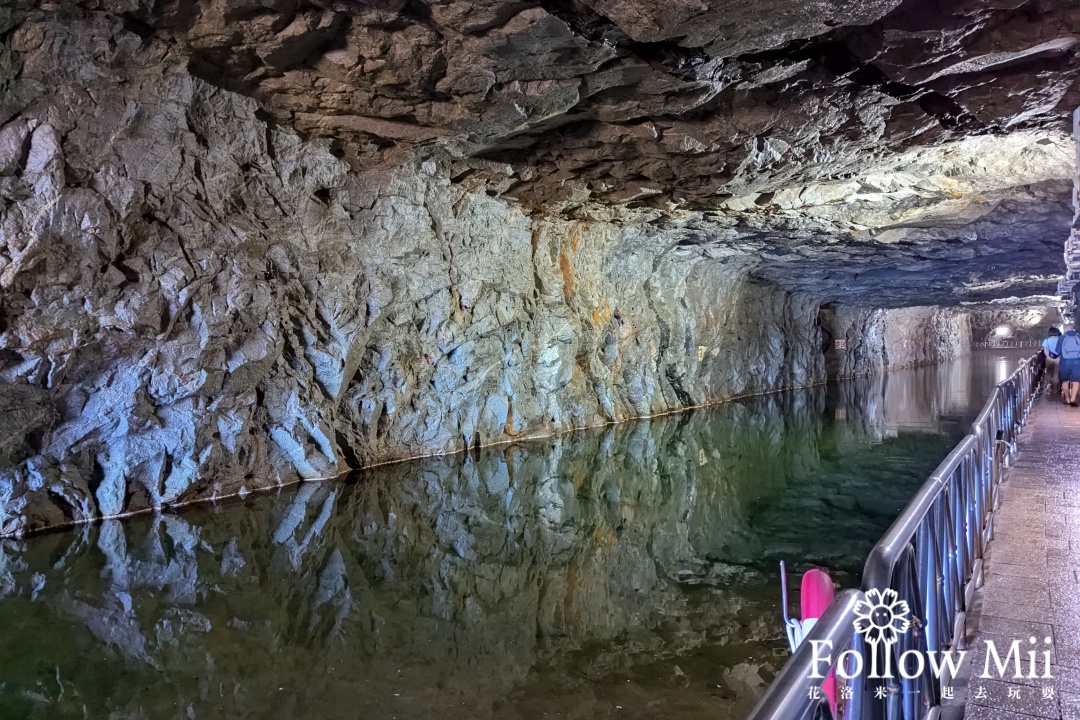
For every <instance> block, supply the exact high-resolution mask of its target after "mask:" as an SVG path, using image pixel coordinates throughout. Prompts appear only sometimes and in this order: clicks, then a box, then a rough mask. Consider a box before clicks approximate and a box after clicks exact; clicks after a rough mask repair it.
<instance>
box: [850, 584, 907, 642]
mask: <svg viewBox="0 0 1080 720" xmlns="http://www.w3.org/2000/svg"><path fill="white" fill-rule="evenodd" d="M855 615H857V617H856V618H855V632H857V633H859V634H860V635H862V636H863V637H864V638H866V642H868V643H870V644H871V645H875V646H876V645H877V644H878V643H879V642H884V643H885V644H886V645H892V644H893V643H894V642H896V640H897V636H898V635H900V634H902V633H906V632H907V631H908V628H910V627H911V620H910V619H909V618H910V615H911V608H909V607H908V604H907V603H906V602H905V601H903V600H901V599H900V598H899V596H898V595H897V594H896V591H895V590H893V589H892V588H887V589H885V590H884V591H881V590H878V589H877V588H874V589H872V590H868V591H867V593H866V599H865V600H860V601H859V602H857V603H856V604H855Z"/></svg>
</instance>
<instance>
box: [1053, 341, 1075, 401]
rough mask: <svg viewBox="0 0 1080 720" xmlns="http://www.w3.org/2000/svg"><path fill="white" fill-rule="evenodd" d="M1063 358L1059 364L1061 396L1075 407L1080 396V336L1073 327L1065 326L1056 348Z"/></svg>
mask: <svg viewBox="0 0 1080 720" xmlns="http://www.w3.org/2000/svg"><path fill="white" fill-rule="evenodd" d="M1055 351H1056V353H1057V355H1058V356H1059V357H1060V358H1061V360H1060V361H1059V362H1058V375H1059V376H1060V377H1061V396H1062V399H1064V401H1065V402H1067V403H1068V404H1069V405H1072V406H1073V407H1077V405H1076V396H1077V395H1078V394H1080V335H1077V334H1076V330H1074V329H1073V326H1072V325H1066V326H1065V334H1064V335H1062V336H1061V337H1059V338H1058V344H1057V347H1056V348H1055Z"/></svg>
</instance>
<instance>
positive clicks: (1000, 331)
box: [994, 325, 1010, 338]
mask: <svg viewBox="0 0 1080 720" xmlns="http://www.w3.org/2000/svg"><path fill="white" fill-rule="evenodd" d="M1009 332H1010V331H1009V326H1008V325H1002V326H1000V327H998V328H996V329H995V330H994V335H996V336H997V337H999V338H1003V337H1009Z"/></svg>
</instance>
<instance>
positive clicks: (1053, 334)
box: [1042, 327, 1065, 402]
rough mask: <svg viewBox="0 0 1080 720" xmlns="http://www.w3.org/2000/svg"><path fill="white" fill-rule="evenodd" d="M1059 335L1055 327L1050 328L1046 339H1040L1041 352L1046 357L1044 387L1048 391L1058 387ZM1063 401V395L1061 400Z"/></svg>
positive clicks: (1059, 332)
mask: <svg viewBox="0 0 1080 720" xmlns="http://www.w3.org/2000/svg"><path fill="white" fill-rule="evenodd" d="M1060 337H1061V331H1060V330H1058V329H1057V328H1056V327H1052V328H1050V329H1049V330H1048V331H1047V333H1046V339H1044V340H1043V341H1042V354H1043V357H1044V358H1046V376H1045V377H1046V388H1047V391H1048V392H1051V393H1052V392H1054V390H1058V389H1060V388H1058V387H1057V385H1058V360H1059V359H1060V358H1059V356H1058V354H1057V346H1058V338H1060ZM1064 401H1065V398H1064V396H1063V397H1062V402H1064Z"/></svg>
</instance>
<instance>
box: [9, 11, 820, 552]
mask: <svg viewBox="0 0 1080 720" xmlns="http://www.w3.org/2000/svg"><path fill="white" fill-rule="evenodd" d="M113 22H114V21H113V20H110V19H109V18H108V16H96V17H95V18H94V19H92V20H90V21H87V22H86V23H84V24H79V23H77V22H73V23H72V24H71V25H69V26H66V27H62V28H61V27H58V26H56V25H52V24H45V25H27V26H23V27H21V28H18V29H17V30H15V31H14V32H13V34H12V36H11V39H10V48H11V49H13V50H15V51H17V52H18V53H20V55H19V59H18V64H19V67H18V72H13V73H12V74H11V76H12V77H14V78H15V79H14V80H12V81H10V82H9V84H8V85H7V86H6V87H5V89H4V94H3V99H2V104H0V196H2V198H3V200H2V205H0V223H2V225H0V227H2V228H3V239H2V259H0V265H2V268H0V289H2V291H3V296H2V316H0V322H2V324H0V331H2V334H0V361H2V369H0V377H2V379H3V382H4V392H3V393H2V395H0V403H2V412H3V415H2V417H3V418H4V430H5V432H4V438H5V439H4V441H3V443H4V444H3V445H2V446H0V467H2V468H3V469H2V471H0V472H2V476H0V532H3V533H12V532H20V531H24V530H27V529H31V528H34V527H39V526H44V525H54V524H57V523H62V522H66V521H69V520H79V519H86V518H90V517H95V516H99V515H106V516H108V515H117V514H122V513H126V512H131V511H137V510H139V509H143V508H147V507H158V506H163V505H168V504H176V503H183V502H186V501H190V500H194V499H199V498H209V497H217V496H222V495H226V494H230V493H234V492H243V491H245V490H251V489H254V488H258V487H265V486H268V485H273V484H275V483H280V482H285V481H292V480H296V479H299V478H309V477H321V476H328V475H334V474H337V473H340V472H342V471H344V470H346V469H347V468H348V467H350V466H357V465H367V464H371V463H376V462H380V461H385V460H391V459H395V458H401V457H406V456H411V455H417V454H425V453H438V452H447V451H453V450H458V449H461V448H463V447H468V446H472V445H475V444H477V443H489V442H493V441H498V440H503V439H508V438H513V437H522V436H526V435H529V434H532V433H542V434H547V433H551V432H555V431H560V430H566V429H569V428H573V427H582V426H587V425H594V424H599V423H604V422H610V421H613V420H618V419H624V418H627V417H631V416H638V415H648V414H656V413H659V412H663V411H667V410H672V409H677V408H681V407H685V406H688V405H694V404H700V403H703V402H707V401H711V400H717V399H722V398H726V397H731V396H735V395H740V394H745V393H750V392H760V391H765V390H771V389H776V388H780V387H787V386H793V385H804V384H808V383H813V382H817V381H820V380H822V379H823V377H824V369H823V361H822V357H821V354H820V341H819V331H818V329H817V327H816V319H817V303H816V302H815V301H814V300H813V299H812V298H810V297H808V296H802V295H792V294H789V293H785V292H782V291H779V290H776V289H775V288H771V287H768V286H765V285H762V284H757V283H754V282H752V281H751V280H749V279H748V278H747V273H746V271H745V268H744V267H743V266H742V265H741V264H740V263H739V262H738V261H737V260H733V259H730V258H728V259H726V260H716V259H710V258H709V257H707V254H706V252H705V251H704V250H702V249H701V248H697V247H684V246H681V245H679V244H678V242H677V241H676V240H675V239H673V238H671V237H667V236H665V235H664V234H663V233H660V232H655V231H650V230H648V229H647V228H627V227H619V226H615V225H610V224H603V223H577V222H566V221H550V222H548V221H543V220H533V219H530V218H529V217H527V216H525V215H524V214H522V213H521V212H520V211H517V210H515V209H512V208H511V207H509V206H508V205H507V204H506V203H504V202H502V201H499V200H496V199H492V198H489V197H487V196H486V195H484V194H483V193H470V192H467V191H465V190H464V189H462V188H461V187H460V186H452V185H450V183H449V182H448V181H447V180H446V179H445V178H439V177H436V176H434V175H432V174H431V172H432V169H431V168H430V167H425V168H414V169H412V170H400V171H394V172H383V173H368V174H350V173H349V172H348V171H347V166H346V165H345V164H344V163H343V162H342V161H340V160H339V159H337V158H336V157H334V155H333V154H332V153H331V152H330V149H329V143H327V142H325V141H319V142H313V143H306V142H303V141H301V140H300V139H299V138H297V137H296V136H295V135H293V134H291V133H288V132H284V131H279V130H277V129H275V128H273V127H270V126H268V125H266V124H264V123H263V122H262V121H261V120H260V119H259V118H258V117H257V114H258V111H257V108H256V105H255V103H254V101H252V100H250V99H247V98H244V97H241V96H238V95H234V94H231V93H228V92H226V91H223V90H220V89H218V88H215V87H213V86H211V85H208V84H206V83H204V82H202V81H200V80H198V79H195V78H193V77H192V76H191V75H189V74H188V73H187V71H186V69H185V68H184V67H183V64H182V63H175V62H172V61H171V60H170V58H169V56H168V54H167V53H166V52H165V51H164V49H163V48H162V47H161V46H160V45H156V44H149V45H143V44H140V43H139V42H137V41H136V36H134V35H131V34H127V35H123V34H121V35H116V34H113V33H111V30H110V28H109V27H101V25H102V24H104V25H108V24H109V23H113ZM117 37H120V38H124V37H128V38H132V41H131V42H130V43H129V44H128V45H124V44H123V43H116V42H112V40H115V38H117ZM95 39H101V42H100V43H97V42H96V41H95ZM106 39H107V40H110V41H109V42H106ZM3 61H4V62H7V63H9V64H10V63H14V62H16V59H15V55H13V54H12V53H11V52H7V53H5V54H4V55H3Z"/></svg>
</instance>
